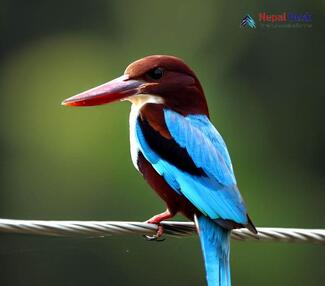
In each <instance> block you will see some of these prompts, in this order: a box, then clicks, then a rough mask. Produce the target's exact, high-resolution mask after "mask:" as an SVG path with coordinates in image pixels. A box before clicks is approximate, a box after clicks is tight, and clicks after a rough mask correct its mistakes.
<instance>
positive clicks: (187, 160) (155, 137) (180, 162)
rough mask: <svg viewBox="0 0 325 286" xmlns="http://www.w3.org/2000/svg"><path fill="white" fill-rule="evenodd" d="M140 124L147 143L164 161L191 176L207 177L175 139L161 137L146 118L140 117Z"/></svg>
mask: <svg viewBox="0 0 325 286" xmlns="http://www.w3.org/2000/svg"><path fill="white" fill-rule="evenodd" d="M138 123H139V126H140V128H141V131H142V133H143V136H144V138H145V140H146V142H147V143H148V145H149V146H150V148H151V149H152V150H153V151H155V152H156V153H157V154H158V155H159V156H160V157H161V158H162V159H164V160H166V161H167V162H169V163H170V164H173V165H174V166H175V167H177V168H179V169H180V170H182V171H185V172H187V173H189V174H191V175H195V176H206V174H205V172H204V171H203V169H202V168H198V167H197V166H196V165H195V164H194V162H193V160H192V158H191V157H190V155H189V154H188V152H187V150H186V149H185V148H182V147H181V146H180V145H179V144H177V142H176V141H175V140H174V139H167V138H165V137H164V136H162V135H160V133H159V132H158V131H156V130H155V129H154V128H152V127H151V126H150V124H149V123H148V121H147V120H146V119H144V118H142V119H141V118H140V117H138Z"/></svg>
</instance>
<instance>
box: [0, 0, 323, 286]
mask: <svg viewBox="0 0 325 286" xmlns="http://www.w3.org/2000/svg"><path fill="white" fill-rule="evenodd" d="M260 11H266V12H269V13H280V12H283V11H294V12H301V13H303V12H310V13H311V14H312V15H313V22H312V28H308V29H261V28H260V27H257V29H255V30H250V29H242V28H240V27H239V25H240V21H241V19H242V18H243V17H244V16H245V15H246V14H250V15H252V16H253V17H255V18H256V15H257V13H258V12H260ZM323 19H324V3H323V2H321V1H304V2H303V1H299V2H298V1H272V3H269V4H266V3H264V4H262V2H261V1H245V3H243V1H236V2H235V1H214V0H211V1H194V0H186V1H108V0H107V1H104V0H92V1H80V0H78V1H77V0H72V1H62V0H57V1H49V0H47V1H45V0H43V1H35V0H30V1H23V0H2V1H1V9H0V21H1V23H0V29H1V42H0V43H1V55H0V62H1V65H0V76H1V79H0V99H1V101H0V102H1V104H0V126H1V129H0V131H1V132H0V151H1V154H0V155H1V160H0V164H1V165H0V171H1V173H0V185H1V189H0V217H3V218H20V219H45V220H47V219H48V220H50V219H62V220H72V219H76V220H140V221H143V220H146V219H147V218H149V217H151V216H152V215H153V214H156V213H158V212H160V211H162V210H164V207H165V206H164V205H163V203H162V202H161V201H160V199H159V198H158V197H157V196H156V195H155V194H154V193H153V192H152V191H151V189H149V187H148V186H147V185H146V183H145V182H144V180H143V179H142V178H141V177H140V176H139V175H138V174H137V172H136V171H135V170H134V168H133V166H132V163H131V160H130V155H129V141H128V140H129V139H128V113H129V109H130V106H129V104H128V103H121V104H113V105H110V106H101V107H94V108H84V109H78V108H76V109H74V108H65V107H62V106H61V105H60V102H61V101H62V100H63V99H65V98H67V97H69V96H71V95H74V94H76V93H78V92H80V91H83V90H85V89H88V88H90V87H93V86H95V85H98V84H100V83H103V82H106V81H108V80H110V79H112V78H114V77H117V76H119V75H121V74H122V73H123V71H124V68H125V67H126V65H127V64H128V63H130V62H132V61H134V60H136V59H138V58H141V57H143V56H146V55H151V54H172V55H176V56H179V57H181V58H183V59H185V61H186V62H187V63H188V64H189V65H190V66H191V67H192V68H193V69H194V70H195V71H196V73H197V75H198V77H199V78H200V80H201V82H202V85H203V86H204V89H205V92H206V95H207V98H208V102H209V106H210V112H211V115H212V120H213V122H214V124H215V125H216V126H217V127H218V129H219V131H220V132H221V133H222V134H223V136H224V138H225V140H226V142H227V144H228V147H229V149H230V152H231V155H232V160H233V163H234V166H235V171H236V175H237V179H238V182H239V187H240V189H241V192H242V194H243V196H244V197H245V200H246V202H247V204H248V207H249V212H250V214H251V217H252V219H253V221H254V222H255V224H256V225H257V226H274V227H302V228H324V227H325V221H324V202H325V192H324V183H325V180H324V171H325V163H324V162H325V153H324V143H325V135H324V104H325V99H324V24H323V23H322V21H323ZM177 219H181V218H177ZM324 255H325V251H324V247H323V246H320V245H310V244H300V245H298V244H296V245H293V244H281V243H278V244H276V243H260V242H235V241H234V242H233V243H232V279H233V285H265V286H268V285H309V286H312V285H321V284H323V283H324V281H325V273H324ZM0 259H1V261H0V265H1V267H0V285H4V286H7V285H8V286H9V285H10V286H11V285H35V286H36V285H49V286H51V285H70V286H72V285H130V284H132V285H152V284H154V285H156V286H160V285H180V286H181V285H204V283H205V282H204V281H205V280H204V271H203V264H202V259H201V254H200V247H199V241H198V238H197V237H191V238H186V239H185V238H184V239H175V238H168V239H167V240H166V241H165V242H163V243H152V242H147V241H145V240H144V239H143V238H142V237H140V236H130V237H109V238H87V239H85V238H83V239H82V238H80V239H78V238H47V237H43V238H41V237H36V236H17V235H5V234H1V235H0Z"/></svg>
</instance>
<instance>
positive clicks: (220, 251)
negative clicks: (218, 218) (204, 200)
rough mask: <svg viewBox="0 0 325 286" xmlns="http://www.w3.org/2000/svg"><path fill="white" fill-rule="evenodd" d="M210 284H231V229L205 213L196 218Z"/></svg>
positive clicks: (214, 285)
mask: <svg viewBox="0 0 325 286" xmlns="http://www.w3.org/2000/svg"><path fill="white" fill-rule="evenodd" d="M196 223H197V225H198V227H199V235H200V240H201V247H202V252H203V256H204V263H205V270H206V275H207V281H208V286H230V285H231V281H230V264H229V253H230V231H229V230H227V229H224V228H222V227H221V226H219V225H218V224H217V223H215V222H214V221H213V220H211V219H210V218H208V217H206V216H205V215H200V216H199V217H197V218H196Z"/></svg>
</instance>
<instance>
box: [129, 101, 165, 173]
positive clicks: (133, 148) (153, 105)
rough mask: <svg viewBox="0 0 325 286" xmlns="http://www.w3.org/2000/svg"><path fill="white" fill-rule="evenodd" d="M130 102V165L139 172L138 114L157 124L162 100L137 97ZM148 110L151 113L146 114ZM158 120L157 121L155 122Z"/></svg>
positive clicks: (161, 111)
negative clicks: (150, 118)
mask: <svg viewBox="0 0 325 286" xmlns="http://www.w3.org/2000/svg"><path fill="white" fill-rule="evenodd" d="M130 101H131V102H132V106H131V112H130V117H129V126H130V152H131V158H132V163H133V165H134V167H135V168H136V169H137V170H138V171H139V166H138V156H139V152H140V146H139V141H138V138H137V132H136V129H137V121H138V118H139V116H140V113H141V114H142V116H144V115H145V114H147V115H148V116H149V117H152V120H151V121H152V122H153V124H156V125H157V126H159V124H157V122H158V121H159V120H160V121H162V118H161V117H162V116H163V115H162V114H163V109H162V106H161V105H162V103H163V101H162V99H161V98H160V97H157V96H153V95H138V96H137V98H133V99H132V100H130ZM148 110H150V111H151V112H148ZM157 120H158V121H157Z"/></svg>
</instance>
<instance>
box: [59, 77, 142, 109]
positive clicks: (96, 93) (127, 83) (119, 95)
mask: <svg viewBox="0 0 325 286" xmlns="http://www.w3.org/2000/svg"><path fill="white" fill-rule="evenodd" d="M143 83H144V82H143V81H139V80H129V76H128V75H122V76H120V77H118V78H116V79H114V80H112V81H109V82H107V83H104V84H102V85H100V86H97V87H94V88H92V89H89V90H87V91H84V92H82V93H79V94H77V95H75V96H72V97H69V98H67V99H66V100H64V101H63V102H62V105H65V106H93V105H101V104H105V103H110V102H114V101H117V100H121V99H124V98H126V97H129V96H131V95H135V94H137V93H138V92H139V91H140V89H139V87H140V86H141V85H142V84H143Z"/></svg>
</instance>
